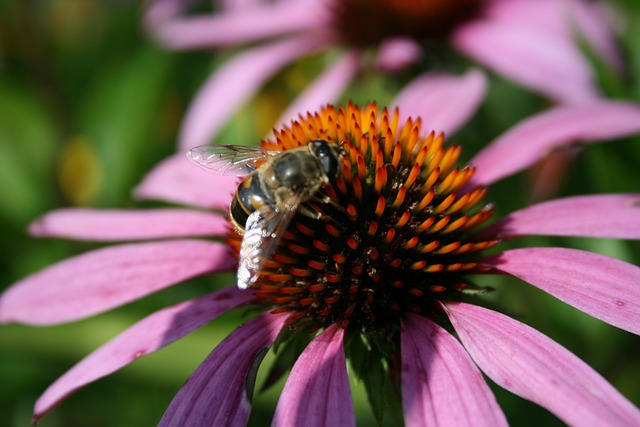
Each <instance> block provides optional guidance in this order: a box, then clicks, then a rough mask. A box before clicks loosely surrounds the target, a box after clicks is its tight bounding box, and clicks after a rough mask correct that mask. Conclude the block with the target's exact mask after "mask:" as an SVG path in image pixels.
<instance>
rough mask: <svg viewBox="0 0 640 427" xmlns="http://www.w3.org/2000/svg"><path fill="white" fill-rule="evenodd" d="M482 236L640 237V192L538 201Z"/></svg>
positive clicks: (499, 222)
mask: <svg viewBox="0 0 640 427" xmlns="http://www.w3.org/2000/svg"><path fill="white" fill-rule="evenodd" d="M482 235H484V236H491V238H495V239H511V238H514V237H519V236H526V235H547V236H550V235H551V236H588V237H610V238H617V239H640V195H638V194H619V195H614V194H608V195H602V196H600V195H598V196H577V197H567V198H564V199H558V200H551V201H548V202H544V203H539V204H537V205H533V206H530V207H527V208H525V209H522V210H519V211H516V212H513V213H511V214H510V215H507V216H506V217H504V218H502V219H501V220H500V221H498V222H496V223H494V224H492V225H491V226H489V227H488V228H487V229H485V230H483V232H482Z"/></svg>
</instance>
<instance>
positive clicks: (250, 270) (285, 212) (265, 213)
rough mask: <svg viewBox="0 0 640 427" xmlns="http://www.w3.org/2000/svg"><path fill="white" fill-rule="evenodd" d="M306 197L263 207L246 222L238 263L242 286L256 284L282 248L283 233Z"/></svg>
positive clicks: (241, 287) (298, 197)
mask: <svg viewBox="0 0 640 427" xmlns="http://www.w3.org/2000/svg"><path fill="white" fill-rule="evenodd" d="M301 202H302V196H300V195H299V194H295V195H292V196H291V197H289V198H288V199H287V201H286V202H285V203H283V205H282V206H280V207H277V208H273V207H270V206H263V207H262V208H260V209H258V210H257V211H254V212H253V213H252V214H251V215H249V218H248V219H247V223H246V224H245V231H244V235H243V236H242V244H241V245H240V261H239V266H238V287H239V288H240V289H246V288H248V287H250V286H251V285H253V284H254V283H255V282H256V280H258V276H259V275H260V272H261V271H262V269H263V268H264V265H265V263H266V262H267V261H268V260H269V259H271V256H272V255H273V253H274V252H275V250H276V248H277V247H278V242H279V241H280V238H281V237H282V234H283V233H284V232H285V230H286V229H287V227H288V225H289V223H290V222H291V219H292V218H293V217H294V216H295V214H296V212H297V210H298V207H299V206H300V203H301Z"/></svg>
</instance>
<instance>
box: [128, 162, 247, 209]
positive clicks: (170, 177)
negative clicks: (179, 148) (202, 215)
mask: <svg viewBox="0 0 640 427" xmlns="http://www.w3.org/2000/svg"><path fill="white" fill-rule="evenodd" d="M239 182H240V179H239V178H238V177H236V176H233V175H224V176H222V175H215V174H213V173H209V172H206V171H205V170H204V169H201V168H200V167H198V166H197V165H196V164H195V163H193V162H190V161H189V159H187V156H186V155H185V154H184V153H181V154H176V155H174V156H172V157H169V158H168V159H166V160H165V161H163V162H162V163H160V164H159V165H158V166H156V167H155V169H153V170H152V171H151V172H150V173H149V174H147V176H146V177H144V179H143V180H142V182H141V183H140V185H138V187H137V188H136V189H135V191H134V196H135V197H136V198H138V199H147V200H163V201H167V202H173V203H181V204H185V205H191V206H198V207H204V208H216V209H220V210H223V211H226V210H228V209H229V203H231V198H232V197H233V193H234V192H235V191H236V187H237V186H238V183H239Z"/></svg>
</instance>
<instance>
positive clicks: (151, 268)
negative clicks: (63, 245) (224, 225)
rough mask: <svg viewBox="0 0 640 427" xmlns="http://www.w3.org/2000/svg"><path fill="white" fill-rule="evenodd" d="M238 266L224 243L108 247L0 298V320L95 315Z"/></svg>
mask: <svg viewBox="0 0 640 427" xmlns="http://www.w3.org/2000/svg"><path fill="white" fill-rule="evenodd" d="M235 264H236V261H235V259H234V258H233V257H232V256H231V255H230V254H229V249H228V247H227V246H226V245H224V244H221V243H216V242H205V241H197V240H177V241H165V242H152V243H137V244H127V245H119V246H112V247H108V248H102V249H98V250H95V251H92V252H87V253H85V254H82V255H78V256H76V257H73V258H69V259H67V260H65V261H62V262H59V263H57V264H55V265H52V266H51V267H49V268H46V269H44V270H42V271H40V272H38V273H35V274H33V275H31V276H29V277H27V278H25V279H23V280H21V281H20V282H18V283H16V284H14V285H13V286H12V287H10V288H9V289H7V290H6V291H5V292H4V294H2V296H1V297H0V322H21V323H26V324H31V325H49V324H55V323H62V322H68V321H71V320H77V319H81V318H84V317H87V316H91V315H94V314H96V313H100V312H103V311H106V310H109V309H111V308H114V307H118V306H120V305H122V304H125V303H127V302H130V301H134V300H136V299H139V298H141V297H143V296H145V295H148V294H150V293H153V292H156V291H159V290H161V289H164V288H166V287H168V286H172V285H175V284H176V283H179V282H182V281H183V280H186V279H189V278H191V277H194V276H198V275H201V274H204V273H212V272H218V271H229V270H231V269H232V268H233V267H234V265H235Z"/></svg>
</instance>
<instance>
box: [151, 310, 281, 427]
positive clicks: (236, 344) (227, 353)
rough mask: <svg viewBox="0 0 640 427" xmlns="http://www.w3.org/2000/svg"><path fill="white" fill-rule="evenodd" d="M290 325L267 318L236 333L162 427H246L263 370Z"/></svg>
mask: <svg viewBox="0 0 640 427" xmlns="http://www.w3.org/2000/svg"><path fill="white" fill-rule="evenodd" d="M285 320H286V317H285V315H274V314H271V313H265V314H262V315H259V316H257V317H255V318H253V319H251V320H250V321H248V322H247V323H245V324H244V325H242V326H241V327H239V328H238V329H236V330H235V331H233V332H232V333H231V335H229V336H228V337H227V338H226V339H225V340H224V341H222V342H221V343H220V344H219V345H218V346H217V347H216V348H215V350H213V351H212V352H211V354H209V356H207V358H206V359H205V360H204V362H202V364H201V365H200V366H199V367H198V369H196V371H195V372H194V373H193V374H192V375H191V377H190V378H189V379H188V380H187V382H186V383H185V385H184V386H183V387H182V388H181V389H180V391H179V392H178V394H176V396H175V397H174V398H173V400H172V401H171V404H170V405H169V407H168V408H167V411H166V412H165V413H164V415H163V417H162V420H160V423H159V424H158V425H159V426H184V425H202V426H238V427H240V426H242V427H244V426H245V425H246V423H247V421H248V419H249V414H250V412H251V397H252V394H253V387H254V383H255V375H256V372H257V370H258V366H259V365H260V362H261V361H262V358H263V357H264V355H265V353H266V352H267V350H268V348H269V347H270V346H271V345H272V344H273V341H274V340H275V339H276V337H277V336H278V333H279V332H280V330H281V329H282V327H283V325H284V322H285Z"/></svg>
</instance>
